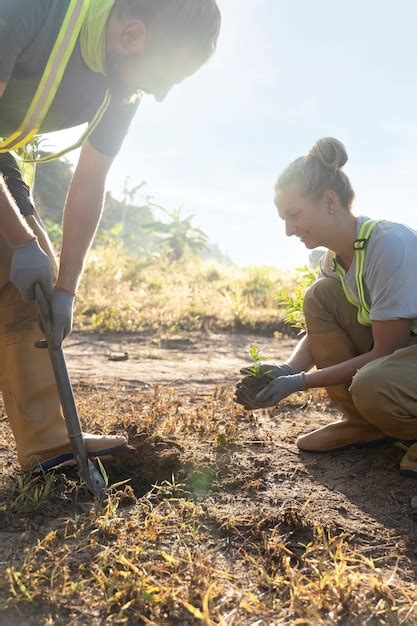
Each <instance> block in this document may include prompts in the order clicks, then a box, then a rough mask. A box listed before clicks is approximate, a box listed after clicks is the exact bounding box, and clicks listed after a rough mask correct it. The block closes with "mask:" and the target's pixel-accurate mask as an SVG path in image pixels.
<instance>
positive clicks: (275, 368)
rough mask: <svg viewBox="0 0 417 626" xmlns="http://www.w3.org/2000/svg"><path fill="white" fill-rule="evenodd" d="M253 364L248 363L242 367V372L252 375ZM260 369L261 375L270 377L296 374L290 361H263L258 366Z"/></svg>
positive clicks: (244, 374)
mask: <svg viewBox="0 0 417 626" xmlns="http://www.w3.org/2000/svg"><path fill="white" fill-rule="evenodd" d="M252 368H253V365H248V366H247V367H242V369H241V370H240V373H241V374H243V376H250V375H251V373H252ZM257 369H258V370H259V375H260V376H268V378H278V376H291V374H294V370H293V368H292V367H291V365H289V364H288V363H281V364H280V365H269V364H268V363H263V364H262V365H259V367H258V368H257Z"/></svg>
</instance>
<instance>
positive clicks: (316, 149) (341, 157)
mask: <svg viewBox="0 0 417 626" xmlns="http://www.w3.org/2000/svg"><path fill="white" fill-rule="evenodd" d="M308 156H309V157H316V158H317V159H319V160H320V161H321V163H322V164H323V165H324V166H325V167H327V168H329V170H333V171H334V172H337V170H340V169H342V167H343V166H344V165H346V163H347V162H348V155H347V152H346V148H345V146H344V145H343V144H342V142H341V141H339V140H338V139H334V137H323V139H318V141H316V143H315V144H314V146H313V147H312V148H311V150H310V152H309V153H308Z"/></svg>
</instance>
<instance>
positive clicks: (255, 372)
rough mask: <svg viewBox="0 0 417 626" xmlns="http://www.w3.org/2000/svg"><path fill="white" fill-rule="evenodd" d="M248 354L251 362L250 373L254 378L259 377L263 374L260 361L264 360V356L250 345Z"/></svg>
mask: <svg viewBox="0 0 417 626" xmlns="http://www.w3.org/2000/svg"><path fill="white" fill-rule="evenodd" d="M249 354H250V357H251V359H252V362H253V364H252V365H251V367H250V368H249V371H250V375H251V376H253V377H254V378H261V377H262V376H263V375H264V374H265V372H264V371H263V369H262V361H264V360H265V356H264V355H263V354H262V352H261V351H260V350H258V348H257V347H256V346H251V347H250V350H249Z"/></svg>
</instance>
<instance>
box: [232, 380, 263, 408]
mask: <svg viewBox="0 0 417 626" xmlns="http://www.w3.org/2000/svg"><path fill="white" fill-rule="evenodd" d="M271 380H272V379H271V378H270V377H269V376H245V377H244V378H242V380H241V381H240V382H239V383H238V384H237V385H236V392H235V402H237V403H238V404H242V405H243V407H244V408H245V409H246V410H247V411H249V410H251V409H256V408H260V407H259V405H257V404H256V403H255V398H256V396H257V395H258V393H259V392H260V391H262V389H264V388H265V387H266V386H267V385H268V384H269V383H270V382H271Z"/></svg>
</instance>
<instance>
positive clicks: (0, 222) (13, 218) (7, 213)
mask: <svg viewBox="0 0 417 626" xmlns="http://www.w3.org/2000/svg"><path fill="white" fill-rule="evenodd" d="M0 232H1V233H2V234H3V235H4V236H5V237H6V239H7V241H8V242H9V244H10V245H11V246H15V245H19V244H23V243H27V242H28V241H31V240H34V239H35V235H34V233H33V231H32V230H31V228H30V226H29V224H28V223H27V221H26V220H25V218H24V217H23V215H22V214H21V213H20V211H19V209H18V207H17V206H16V203H15V201H14V200H13V198H12V196H11V195H10V193H9V190H8V189H7V187H6V185H5V183H4V180H3V177H2V175H1V173H0Z"/></svg>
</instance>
